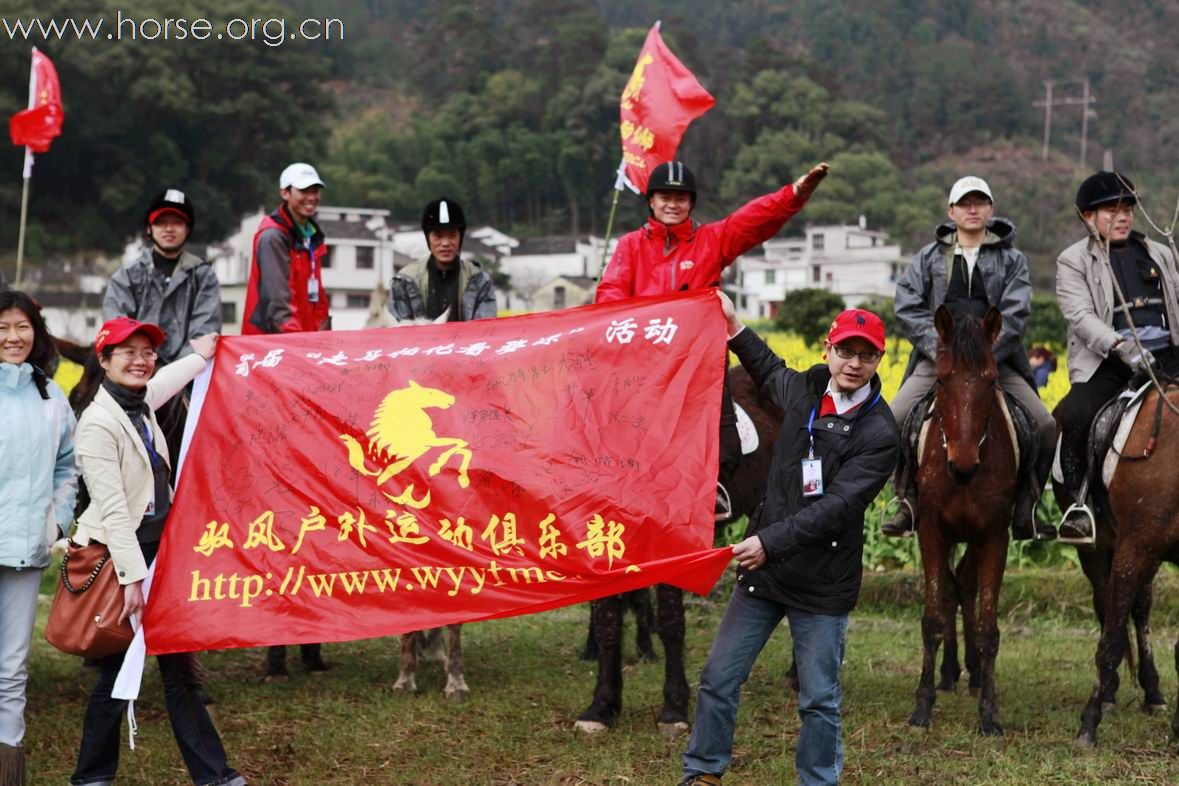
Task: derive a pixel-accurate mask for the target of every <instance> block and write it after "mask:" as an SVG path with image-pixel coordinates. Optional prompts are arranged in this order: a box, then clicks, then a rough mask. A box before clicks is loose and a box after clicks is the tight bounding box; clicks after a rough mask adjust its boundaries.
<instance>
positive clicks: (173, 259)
mask: <svg viewBox="0 0 1179 786" xmlns="http://www.w3.org/2000/svg"><path fill="white" fill-rule="evenodd" d="M143 223H144V232H145V233H146V234H147V238H148V240H149V241H150V242H151V247H150V248H148V249H145V250H144V251H143V253H141V254H140V255H139V256H138V257H137V258H136V259H134V260H133V261H131V262H129V263H127V264H126V265H124V266H123V267H121V268H119V269H118V270H117V271H116V272H115V274H114V276H112V277H111V280H110V283H109V284H107V287H106V295H105V296H104V297H103V300H102V318H103V320H104V321H109V320H112V319H114V318H115V317H130V318H131V319H134V320H138V321H140V322H148V323H151V324H153V325H159V326H160V328H162V329H163V331H164V334H165V335H166V336H167V338H166V339H165V341H164V343H163V344H162V345H161V346H160V348H159V356H160V359H159V363H160V364H161V365H163V364H166V363H172V362H174V361H176V360H178V359H179V358H182V357H184V356H185V355H188V354H190V353H191V352H192V347H191V345H190V344H189V341H191V340H192V339H194V338H198V337H200V336H204V335H207V334H209V333H220V332H221V286H220V284H218V282H217V275H216V274H215V273H214V272H213V266H212V265H211V264H209V263H208V262H206V261H205V260H203V259H201V258H200V257H198V256H196V255H195V254H191V253H189V252H188V251H185V250H184V244H185V243H186V242H187V241H188V238H189V236H190V235H191V234H192V229H193V225H194V224H195V223H196V215H195V213H194V211H193V207H192V202H190V201H189V199H188V197H187V196H186V195H185V194H184V192H183V191H180V190H179V189H176V188H169V189H167V190H166V191H163V192H161V193H160V194H159V195H157V196H156V198H155V199H153V200H152V201H151V204H149V205H148V208H147V211H146V212H145V213H144V219H143Z"/></svg>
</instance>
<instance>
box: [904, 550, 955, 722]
mask: <svg viewBox="0 0 1179 786" xmlns="http://www.w3.org/2000/svg"><path fill="white" fill-rule="evenodd" d="M929 529H930V530H931V531H929V532H928V533H927V532H925V531H922V532H920V533H919V534H918V538H919V539H920V544H921V566H922V569H923V570H924V573H925V613H924V614H923V615H922V617H921V643H922V646H923V649H924V656H923V657H922V660H921V679H920V681H919V682H918V683H917V706H916V707H914V709H913V714H912V715H910V716H909V725H910V726H919V727H922V728H928V727H929V725H930V723H931V722H932V715H933V703H934V701H935V700H936V699H937V691H935V690H934V687H933V673H934V670H935V669H936V667H937V649H938V647H940V646H941V643H942V638H943V637H944V636H945V635H946V621H945V619H944V618H943V615H944V614H945V608H946V602H945V599H944V598H945V593H946V592H947V591H948V589H949V583H950V581H951V578H950V566H949V564H948V562H947V556H946V551H947V545H946V543H945V541H944V540H943V538H942V536H941V533H939V532H936V531H932V530H933V528H932V527H931V528H929Z"/></svg>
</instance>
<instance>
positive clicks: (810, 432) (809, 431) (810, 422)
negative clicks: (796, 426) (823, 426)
mask: <svg viewBox="0 0 1179 786" xmlns="http://www.w3.org/2000/svg"><path fill="white" fill-rule="evenodd" d="M814 422H815V408H814V407H811V419H810V420H808V421H807V422H806V433H807V434H808V435H809V436H810V439H811V446H810V449H809V450H808V451H807V456H806V457H807V459H808V460H811V459H814V457H815V432H814V430H813V429H812V428H811V426H812V425H814Z"/></svg>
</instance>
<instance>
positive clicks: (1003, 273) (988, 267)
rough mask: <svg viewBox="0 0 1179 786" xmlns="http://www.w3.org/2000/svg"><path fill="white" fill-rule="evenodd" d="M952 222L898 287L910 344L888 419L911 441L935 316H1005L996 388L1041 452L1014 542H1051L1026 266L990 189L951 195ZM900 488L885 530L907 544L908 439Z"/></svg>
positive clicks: (1024, 485) (972, 183)
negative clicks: (1030, 353) (1030, 427)
mask: <svg viewBox="0 0 1179 786" xmlns="http://www.w3.org/2000/svg"><path fill="white" fill-rule="evenodd" d="M946 212H947V214H948V215H949V218H950V220H949V221H948V222H946V223H944V224H942V225H941V226H939V227H938V228H937V230H936V231H935V233H934V234H935V240H934V242H932V243H930V244H929V245H927V246H926V247H925V248H923V249H921V251H919V252H918V253H917V255H916V256H915V257H914V258H913V261H912V263H911V264H910V265H909V268H908V270H906V271H905V274H904V275H903V276H902V277H901V279H900V281H898V282H897V293H896V315H897V320H899V321H900V323H901V326H902V327H903V328H904V330H905V332H906V333H907V334H908V337H909V340H910V341H912V342H913V353H912V354H911V355H910V356H909V366H908V368H907V369H906V371H905V382H904V383H903V384H902V385H901V389H900V390H899V391H897V395H896V397H895V398H894V399H893V401H892V412H893V415H894V416H895V417H896V421H897V423H898V424H899V425H900V427H901V432H902V434H908V433H909V429H907V428H906V426H905V419H906V418H907V417H908V415H909V413H910V412H911V411H912V410H913V408H914V407H915V406H916V405H917V403H918V402H919V401H921V400H922V399H923V398H924V397H925V396H926V394H928V393H929V391H930V390H931V389H932V387H933V384H934V380H935V378H936V377H935V374H934V368H933V359H934V357H935V356H936V354H937V330H936V329H935V328H934V326H933V314H934V312H935V311H937V309H938V306H941V305H943V304H944V305H945V306H946V307H947V308H949V309H950V310H951V311H952V312H953V313H954V314H955V315H956V316H957V315H963V314H970V315H973V316H975V317H978V318H981V317H982V315H983V314H985V313H986V310H987V308H988V307H989V306H994V307H995V308H997V309H999V311H1000V313H1001V314H1002V315H1003V330H1002V332H1000V334H999V339H998V341H997V342H996V343H995V347H994V352H995V362H996V363H997V364H998V366H999V385H1000V387H1002V388H1003V390H1004V391H1005V392H1007V393H1008V394H1010V395H1011V396H1012V397H1013V398H1014V399H1015V400H1016V401H1018V402H1019V404H1020V405H1022V407H1023V409H1024V410H1025V411H1026V412H1027V414H1028V415H1029V416H1030V417H1031V418H1032V419H1033V420H1034V421H1035V428H1036V434H1037V436H1038V438H1039V444H1040V448H1039V451H1038V454H1037V457H1036V460H1035V461H1034V462H1033V461H1021V462H1020V463H1021V465H1022V466H1021V468H1020V472H1021V478H1020V483H1019V493H1018V495H1017V497H1016V503H1015V513H1014V515H1013V517H1012V522H1011V534H1012V536H1013V537H1015V538H1017V539H1023V540H1027V539H1030V538H1033V537H1034V538H1035V539H1036V540H1051V539H1052V538H1055V537H1056V528H1055V527H1054V526H1052V525H1051V524H1048V523H1039V522H1037V521H1036V516H1035V510H1036V502H1037V501H1038V500H1039V499H1040V494H1041V493H1042V492H1043V490H1044V483H1045V482H1046V481H1047V479H1048V473H1049V471H1050V470H1051V469H1052V458H1053V453H1054V451H1055V443H1056V424H1055V422H1054V421H1053V420H1052V415H1050V414H1049V413H1048V410H1047V409H1046V408H1045V407H1044V404H1043V403H1042V402H1041V401H1040V398H1039V396H1038V395H1037V394H1036V388H1035V381H1034V378H1033V376H1032V370H1031V364H1030V363H1028V358H1027V352H1026V350H1025V349H1024V346H1023V334H1024V329H1025V328H1026V327H1027V322H1028V317H1029V316H1030V315H1031V303H1032V287H1031V282H1030V280H1029V277H1028V260H1027V257H1025V256H1024V254H1023V252H1022V251H1020V250H1019V249H1017V248H1015V246H1014V245H1013V244H1012V241H1013V240H1014V239H1015V225H1014V224H1012V223H1011V222H1010V221H1008V220H1007V219H1005V218H996V217H995V204H994V198H993V197H992V196H991V188H990V186H988V185H987V183H986V181H985V180H983V179H982V178H979V177H964V178H961V179H960V180H958V182H956V183H954V187H953V188H951V189H950V198H949V208H948V209H947V211H946ZM901 445H902V449H901V460H900V462H899V464H898V466H897V478H896V489H897V496H898V497H899V498H900V505H899V508H898V511H897V514H896V516H895V517H894V518H893V519H892V520H891V521H888V522H886V523H885V524H884V525H883V527H882V530H883V532H884V534H886V535H894V536H906V535H909V534H911V533H912V531H913V521H914V518H915V517H914V509H915V508H914V506H915V498H916V489H915V488H913V482H914V481H915V479H916V474H917V473H916V457H915V456H912V455H909V454H908V450H909V447H910V440H908V439H907V438H902V440H901Z"/></svg>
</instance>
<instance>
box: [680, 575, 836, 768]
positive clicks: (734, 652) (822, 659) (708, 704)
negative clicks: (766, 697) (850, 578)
mask: <svg viewBox="0 0 1179 786" xmlns="http://www.w3.org/2000/svg"><path fill="white" fill-rule="evenodd" d="M782 617H786V618H787V619H788V620H789V622H790V635H791V637H792V639H793V641H794V662H795V663H796V664H798V682H799V694H798V715H799V718H801V720H802V730H801V731H800V732H799V735H798V747H797V749H796V751H795V754H794V764H795V769H796V770H797V772H798V782H799V784H801V786H820V784H834V783H838V782H839V774H840V773H841V772H842V771H843V735H842V726H841V721H840V710H839V706H840V702H841V701H842V699H843V693H842V690H841V688H840V685H839V667H840V665H841V664H842V662H843V651H844V644H845V641H846V634H847V615H846V614H844V615H841V616H831V615H827V614H811V613H809V612H805V611H800V610H799V609H795V608H791V607H789V606H786V605H783V604H781V603H775V602H774V601H770V600H763V599H761V598H756V597H751V596H750V595H748V594H747V590H746V589H745V587H743V586H741V585H737V588H736V589H735V590H734V591H733V597H732V598H731V599H730V600H729V606H728V608H727V609H725V616H724V619H722V620H721V624H720V627H719V628H718V629H717V632H716V640H715V641H713V643H712V650H711V651H710V652H709V653H708V662H707V663H705V664H704V673H703V674H702V675H701V676H700V691H699V692H698V693H697V694H696V723H695V725H694V726H693V727H692V738H691V740H690V741H689V742H688V750H687V751H686V752H685V753H684V774H685V775H696V774H713V775H720V774H721V773H723V772H724V771H725V770H726V769H727V768H728V766H729V761H730V759H731V758H732V751H733V732H734V730H735V727H736V725H737V706H738V704H740V701H741V686H742V685H743V684H745V680H747V679H748V678H749V673H750V672H751V671H752V670H753V663H754V661H756V660H757V656H758V655H759V654H760V653H761V650H762V648H763V647H764V646H765V644H766V642H767V641H768V640H769V638H770V635H771V634H772V633H773V632H774V628H776V627H777V626H778V623H779V622H781V621H782Z"/></svg>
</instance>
